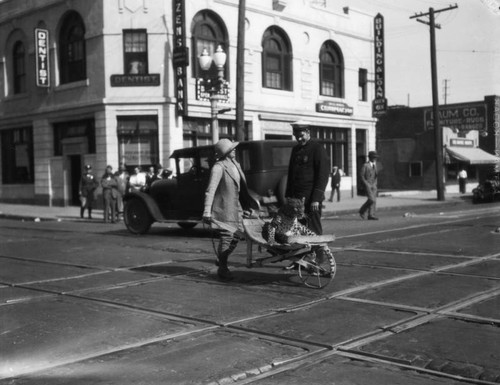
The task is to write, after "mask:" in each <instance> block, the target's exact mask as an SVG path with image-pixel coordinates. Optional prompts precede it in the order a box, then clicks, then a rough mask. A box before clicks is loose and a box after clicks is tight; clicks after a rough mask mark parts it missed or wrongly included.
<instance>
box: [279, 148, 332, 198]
mask: <svg viewBox="0 0 500 385" xmlns="http://www.w3.org/2000/svg"><path fill="white" fill-rule="evenodd" d="M329 174H330V167H329V162H328V157H327V155H326V151H325V149H324V147H323V145H322V144H321V143H319V142H316V141H314V140H309V141H308V142H307V143H306V144H305V145H303V146H302V145H300V144H298V145H296V146H295V147H294V148H293V149H292V154H291V156H290V166H289V168H288V183H287V188H286V196H287V197H292V198H306V207H307V205H308V204H310V203H311V202H322V201H323V200H324V199H325V189H326V185H327V184H328V177H329Z"/></svg>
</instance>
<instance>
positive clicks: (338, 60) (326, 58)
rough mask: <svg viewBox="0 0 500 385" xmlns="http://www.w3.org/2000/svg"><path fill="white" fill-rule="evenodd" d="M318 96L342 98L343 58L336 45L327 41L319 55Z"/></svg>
mask: <svg viewBox="0 0 500 385" xmlns="http://www.w3.org/2000/svg"><path fill="white" fill-rule="evenodd" d="M319 86H320V87H319V88H320V94H321V95H326V96H334V97H337V98H343V97H344V58H343V57H342V52H341V51H340V48H339V47H338V45H337V44H335V43H334V42H333V41H331V40H329V41H327V42H325V43H324V44H323V46H322V47H321V52H320V54H319Z"/></svg>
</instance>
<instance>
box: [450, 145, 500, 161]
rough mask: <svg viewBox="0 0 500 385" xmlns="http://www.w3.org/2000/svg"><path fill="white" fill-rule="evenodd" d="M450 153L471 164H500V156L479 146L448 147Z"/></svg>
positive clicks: (457, 158) (453, 156)
mask: <svg viewBox="0 0 500 385" xmlns="http://www.w3.org/2000/svg"><path fill="white" fill-rule="evenodd" d="M446 151H447V152H448V155H449V156H451V157H452V158H455V159H456V160H459V161H461V162H466V163H469V164H496V163H499V164H500V157H498V156H495V155H492V154H490V153H488V152H486V151H484V150H481V149H480V148H477V147H446Z"/></svg>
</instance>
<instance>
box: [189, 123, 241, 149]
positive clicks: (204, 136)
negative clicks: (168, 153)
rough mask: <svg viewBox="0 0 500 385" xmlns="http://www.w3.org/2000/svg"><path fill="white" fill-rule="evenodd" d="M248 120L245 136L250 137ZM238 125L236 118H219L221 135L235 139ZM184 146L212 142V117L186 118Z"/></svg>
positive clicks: (221, 136)
mask: <svg viewBox="0 0 500 385" xmlns="http://www.w3.org/2000/svg"><path fill="white" fill-rule="evenodd" d="M247 123H248V122H245V138H248V124H247ZM235 135H236V126H235V121H234V120H225V119H219V137H220V138H221V139H222V138H228V139H231V140H234V139H235ZM183 138H184V147H195V146H206V145H209V144H213V143H212V130H211V121H210V119H202V118H199V119H196V118H184V126H183Z"/></svg>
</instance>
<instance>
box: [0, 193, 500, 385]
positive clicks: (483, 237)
mask: <svg viewBox="0 0 500 385" xmlns="http://www.w3.org/2000/svg"><path fill="white" fill-rule="evenodd" d="M380 214H381V220H380V221H361V219H360V218H359V217H357V216H356V215H354V214H345V215H331V216H329V217H328V218H326V219H325V221H324V224H325V228H326V230H327V231H328V232H333V233H335V234H336V235H337V240H336V242H334V243H333V244H332V246H333V251H334V253H335V258H336V261H337V275H336V277H335V279H334V281H333V282H332V283H331V284H330V285H329V286H327V287H326V288H325V289H323V290H314V289H309V288H306V287H304V286H302V285H301V284H300V281H298V280H297V279H296V276H295V274H294V272H293V271H285V270H283V269H282V268H283V267H284V266H286V264H283V263H280V264H275V265H265V266H263V267H253V268H251V269H248V268H247V267H246V266H245V264H246V253H245V251H246V249H245V245H244V243H243V244H242V245H240V246H239V248H238V249H237V253H236V255H235V256H234V257H233V258H232V259H231V264H232V270H233V272H234V274H235V276H236V279H235V280H234V281H233V282H231V283H221V282H219V281H218V280H217V279H216V277H215V266H214V265H213V252H212V239H211V232H210V231H209V230H208V229H203V228H195V229H193V230H191V231H188V232H185V231H183V230H181V229H179V228H176V227H172V226H168V225H155V226H153V229H152V231H151V233H149V234H148V235H146V236H141V237H138V236H131V235H130V234H128V233H127V232H126V230H124V228H123V226H122V225H120V224H118V225H104V224H101V223H96V222H55V221H53V222H44V221H42V222H32V221H24V222H22V221H19V220H8V219H3V220H0V229H1V230H0V308H1V312H0V346H1V348H0V355H1V358H0V384H203V383H207V384H210V383H211V384H232V383H234V384H244V383H255V384H332V383H335V384H360V385H361V384H455V383H458V382H461V381H466V382H467V381H468V382H473V383H484V384H488V383H499V382H500V359H499V349H498V347H499V346H500V333H499V325H500V306H499V305H500V234H499V233H498V232H497V231H496V230H497V227H498V226H500V206H499V205H498V204H485V205H479V206H472V205H470V204H469V203H468V202H462V203H461V204H460V205H443V206H442V207H440V206H436V205H433V206H432V207H428V206H421V207H418V208H416V209H415V210H414V211H413V212H411V213H409V214H408V211H407V210H404V209H402V210H397V209H394V210H391V211H387V212H381V213H380ZM405 214H406V215H405Z"/></svg>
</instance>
